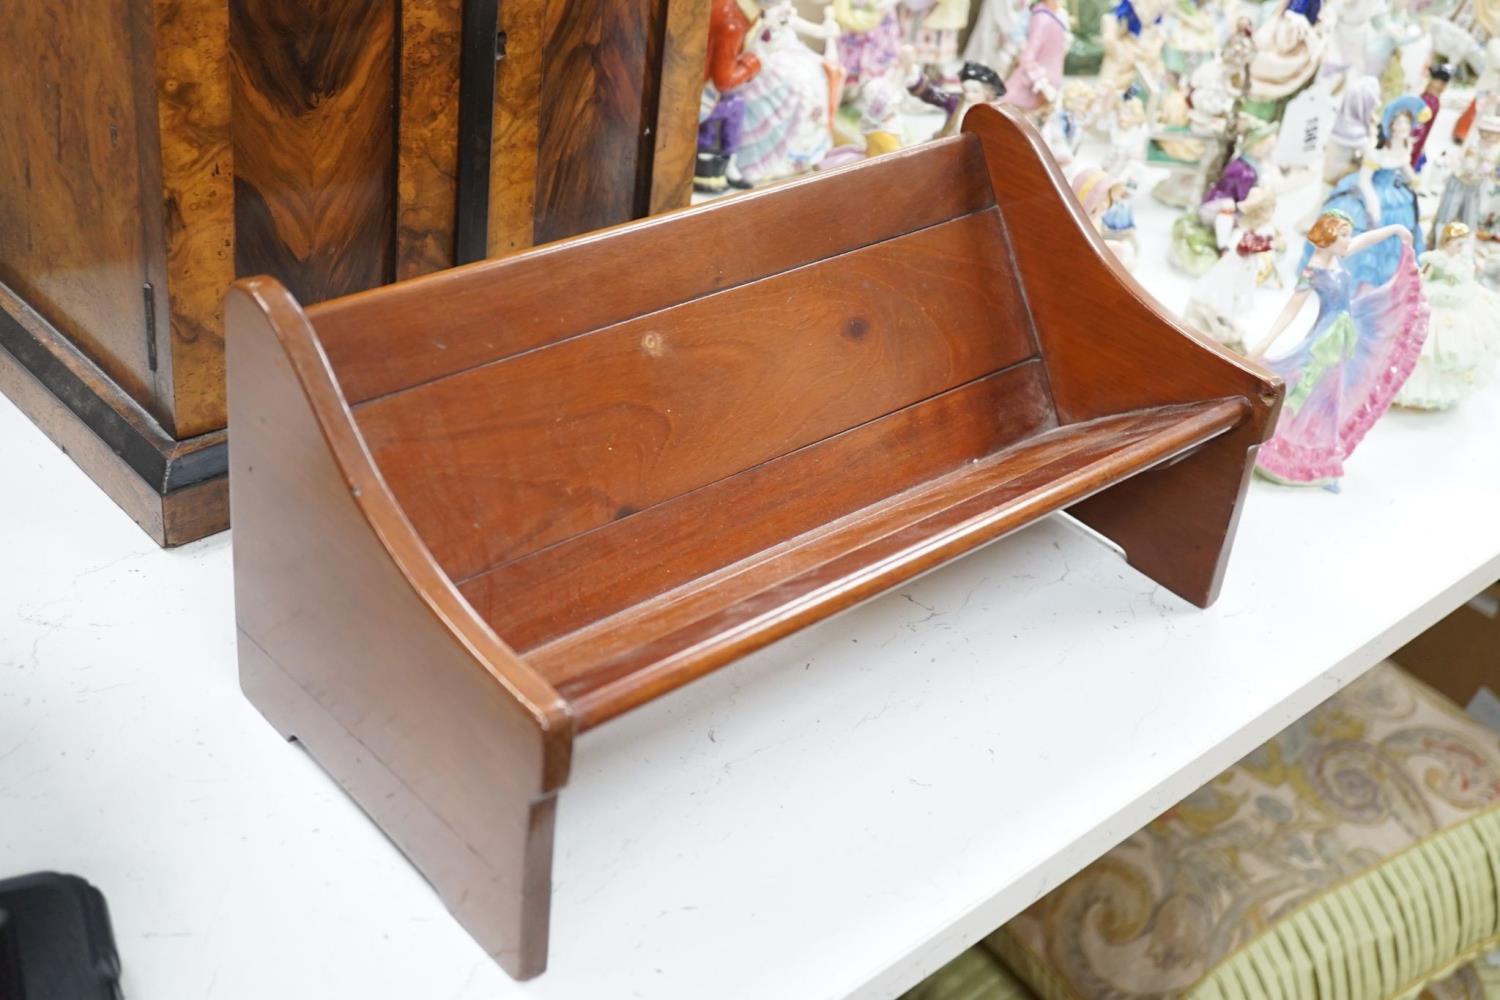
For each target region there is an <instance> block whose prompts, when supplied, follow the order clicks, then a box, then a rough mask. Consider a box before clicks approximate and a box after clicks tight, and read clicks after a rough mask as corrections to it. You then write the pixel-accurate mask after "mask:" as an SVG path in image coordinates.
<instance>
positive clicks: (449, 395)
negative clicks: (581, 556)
mask: <svg viewBox="0 0 1500 1000" xmlns="http://www.w3.org/2000/svg"><path fill="white" fill-rule="evenodd" d="M1003 251H1004V241H1003V235H1002V233H1001V230H1000V227H999V222H998V218H997V217H996V215H995V214H994V213H985V214H979V215H972V216H966V217H964V218H961V219H956V220H954V221H952V222H948V223H944V224H943V225H941V226H934V227H932V228H930V229H926V230H922V231H921V232H917V233H913V234H911V235H909V236H905V237H902V238H900V239H896V240H890V241H888V242H885V243H881V244H878V245H876V246H871V247H865V248H864V249H861V250H856V251H854V252H852V253H849V254H845V255H843V256H841V257H838V258H835V259H833V260H828V261H822V262H820V263H818V264H814V265H811V266H809V267H806V268H801V269H799V270H796V271H792V272H788V273H786V274H781V275H777V276H776V277H773V278H767V279H765V280H764V281H759V282H755V283H753V284H749V285H745V286H741V287H739V288H736V289H733V290H731V291H728V292H724V293H721V294H720V295H715V296H709V297H707V298H703V299H698V300H696V301H693V302H690V303H686V304H684V305H681V306H677V307H675V308H673V309H671V310H669V311H666V312H662V313H656V314H651V315H647V316H642V317H640V318H638V319H633V320H630V321H628V322H624V323H619V324H616V325H614V326H612V327H609V328H607V329H604V330H600V331H598V332H596V333H593V334H590V335H588V336H585V337H577V338H573V339H570V340H568V341H565V342H563V343H561V344H557V345H554V346H552V347H549V348H546V349H544V350H540V351H534V352H531V353H528V354H524V355H521V356H519V357H516V358H513V359H511V360H509V361H506V362H503V363H500V364H495V365H488V366H485V367H483V368H478V369H475V370H473V371H470V372H466V373H464V374H461V375H456V376H453V377H451V378H448V379H444V380H442V381H439V382H434V383H431V384H428V385H425V386H421V387H419V388H416V389H412V390H409V391H407V392H402V393H397V394H395V395H392V396H387V397H384V398H382V399H379V400H376V401H373V402H370V403H365V404H362V405H361V406H359V407H358V408H356V411H355V414H356V419H357V420H358V422H359V425H360V428H361V430H362V431H363V433H364V435H365V438H366V441H367V442H368V444H369V447H370V449H371V452H372V453H373V454H374V456H375V458H376V461H377V462H378V463H379V464H380V466H381V468H382V469H383V471H384V472H385V475H386V477H387V479H388V481H389V482H390V484H391V488H392V489H393V490H394V491H395V492H396V495H397V496H398V497H400V498H401V502H402V506H403V507H405V509H406V510H407V512H408V514H409V516H410V517H411V518H412V523H413V524H414V525H415V526H416V528H417V530H418V532H419V533H420V534H421V535H422V537H423V539H424V540H425V541H426V542H427V544H428V545H429V546H431V548H432V551H433V553H434V555H436V556H437V558H438V560H439V562H441V563H442V565H443V567H444V569H446V570H447V571H448V573H450V574H451V575H452V576H453V577H454V578H455V579H464V578H466V577H468V576H471V575H473V574H475V573H477V572H480V571H481V570H484V569H486V568H488V567H490V566H494V565H496V564H498V563H500V562H502V561H504V560H507V559H514V558H517V557H519V556H522V555H525V554H526V553H527V552H531V551H534V550H536V549H538V548H540V547H542V546H544V545H547V544H550V543H552V542H556V541H559V540H561V539H563V538H566V537H568V536H570V535H573V534H576V533H577V532H579V531H586V530H588V529H590V528H593V527H597V526H598V525H600V524H605V523H607V522H609V521H610V520H613V519H615V518H619V517H625V516H628V515H629V514H631V513H634V512H636V511H639V510H642V509H644V508H646V507H649V506H651V505H653V504H656V503H660V502H661V501H663V500H667V499H670V498H671V497H674V496H677V495H678V494H680V493H683V492H686V491H687V490H691V489H694V488H696V487H699V486H702V485H704V484H705V483H710V482H713V481H715V480H717V479H720V478H723V477H724V476H729V475H733V474H734V473H736V472H740V471H741V470H743V469H746V468H749V467H750V466H752V465H755V464H757V463H759V462H764V461H766V460H767V459H770V458H774V457H776V456H778V455H782V454H785V453H786V452H788V451H791V450H793V449H795V448H800V447H803V446H804V445H807V444H811V443H812V442H814V441H818V440H820V439H822V438H825V437H828V436H829V435H832V434H837V433H839V432H840V431H843V430H846V429H847V428H849V427H851V426H854V425H856V424H859V423H862V422H863V421H866V420H871V419H874V418H876V417H879V416H882V415H883V414H886V413H890V412H892V411H893V410H896V409H899V408H901V407H903V406H908V405H910V404H912V403H914V402H917V401H918V400H921V399H925V398H926V397H928V396H931V395H934V394H936V393H939V392H943V391H945V390H947V389H950V388H952V387H953V386H956V385H961V384H963V383H965V382H968V381H970V380H972V379H975V378H978V377H980V376H982V375H986V374H988V373H990V372H994V371H997V370H999V369H1001V368H1004V367H1007V366H1009V365H1012V364H1015V363H1016V362H1018V361H1020V360H1022V359H1024V358H1027V357H1030V356H1031V355H1032V354H1033V353H1034V348H1033V346H1032V340H1031V335H1030V331H1029V328H1028V327H1027V325H1026V319H1025V315H1024V311H1023V306H1022V303H1021V301H1020V297H1019V292H1018V290H1017V288H1016V286H1015V285H1014V283H1013V282H1012V281H1011V280H1010V277H1009V274H1008V270H1007V267H1006V263H1005V260H1004V256H1003Z"/></svg>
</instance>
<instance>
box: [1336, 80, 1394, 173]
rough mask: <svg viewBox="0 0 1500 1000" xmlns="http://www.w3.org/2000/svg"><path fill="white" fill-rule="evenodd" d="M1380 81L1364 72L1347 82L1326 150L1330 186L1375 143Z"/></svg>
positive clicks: (1351, 170) (1352, 168)
mask: <svg viewBox="0 0 1500 1000" xmlns="http://www.w3.org/2000/svg"><path fill="white" fill-rule="evenodd" d="M1379 111H1380V81H1379V80H1377V79H1375V78H1374V77H1373V76H1362V77H1359V78H1358V79H1356V80H1354V81H1353V82H1350V83H1348V84H1346V86H1345V88H1344V97H1343V100H1342V102H1341V103H1340V104H1339V111H1338V114H1337V115H1335V116H1334V119H1333V127H1332V128H1330V129H1329V131H1328V144H1327V145H1326V146H1325V147H1324V150H1323V183H1324V184H1325V185H1327V188H1328V189H1332V188H1333V186H1334V185H1335V184H1337V183H1338V182H1339V181H1341V180H1343V179H1344V178H1345V177H1347V176H1349V175H1350V174H1352V173H1354V172H1355V171H1357V170H1358V169H1359V168H1360V166H1361V165H1362V164H1363V163H1364V162H1365V157H1366V156H1368V155H1369V153H1370V150H1371V148H1372V147H1373V146H1374V145H1375V129H1376V128H1377V124H1378V121H1379V119H1378V118H1377V117H1376V116H1377V115H1378V113H1379Z"/></svg>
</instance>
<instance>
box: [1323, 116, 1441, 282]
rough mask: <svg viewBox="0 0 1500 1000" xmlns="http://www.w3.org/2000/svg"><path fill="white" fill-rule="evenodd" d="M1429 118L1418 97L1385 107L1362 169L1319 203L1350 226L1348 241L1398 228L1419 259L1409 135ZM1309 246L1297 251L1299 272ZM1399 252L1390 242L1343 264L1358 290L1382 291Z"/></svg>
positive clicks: (1395, 242) (1398, 244)
mask: <svg viewBox="0 0 1500 1000" xmlns="http://www.w3.org/2000/svg"><path fill="white" fill-rule="evenodd" d="M1431 115H1432V112H1431V111H1430V110H1429V109H1428V107H1427V105H1426V104H1424V103H1423V102H1422V99H1421V98H1420V97H1416V96H1415V95H1408V96H1406V97H1398V98H1396V99H1395V100H1394V101H1392V102H1391V103H1390V104H1387V105H1386V107H1385V111H1384V113H1383V114H1382V115H1381V117H1380V132H1379V136H1378V138H1377V141H1376V145H1375V148H1374V149H1373V150H1370V152H1369V153H1368V154H1367V155H1366V156H1365V160H1364V163H1363V164H1362V165H1361V166H1360V169H1359V170H1358V171H1356V172H1355V173H1352V174H1349V175H1348V176H1346V177H1344V179H1343V180H1341V181H1339V182H1338V184H1337V185H1335V186H1334V188H1333V190H1332V191H1331V192H1330V193H1329V195H1328V200H1327V201H1325V202H1324V203H1323V211H1324V212H1329V211H1336V212H1339V213H1341V214H1343V215H1344V216H1345V217H1347V218H1348V219H1350V220H1351V222H1352V224H1353V226H1354V235H1356V236H1358V235H1359V234H1361V233H1365V232H1368V231H1370V230H1372V229H1374V228H1376V227H1379V226H1402V227H1403V228H1405V229H1406V230H1407V231H1408V232H1409V233H1411V237H1412V248H1413V251H1414V252H1415V253H1416V254H1417V255H1420V254H1421V253H1422V251H1423V249H1424V247H1423V244H1422V224H1421V222H1420V219H1419V213H1418V210H1417V192H1416V184H1417V175H1416V171H1414V170H1412V166H1411V153H1412V129H1413V127H1414V126H1416V125H1417V124H1419V123H1421V122H1423V121H1426V120H1427V119H1428V118H1430V117H1431ZM1314 249H1315V248H1314V246H1313V244H1312V243H1311V242H1309V243H1308V244H1307V246H1306V247H1305V248H1304V249H1303V251H1302V266H1304V267H1305V266H1307V262H1308V260H1309V259H1310V258H1311V257H1312V256H1313V252H1314ZM1401 257H1402V246H1401V242H1400V241H1399V240H1397V239H1396V238H1395V237H1390V238H1387V239H1384V240H1381V241H1380V242H1379V243H1376V244H1375V245H1374V246H1370V247H1368V248H1367V249H1363V250H1360V251H1359V252H1358V253H1356V254H1354V255H1353V256H1351V257H1350V258H1349V259H1348V260H1347V261H1346V262H1345V264H1344V267H1345V269H1346V270H1347V271H1348V272H1349V273H1350V274H1351V275H1352V276H1353V277H1354V280H1355V282H1356V283H1358V284H1364V285H1383V284H1385V283H1386V282H1387V281H1389V280H1390V279H1391V276H1392V275H1393V274H1395V273H1396V267H1397V265H1398V264H1399V263H1400V262H1401Z"/></svg>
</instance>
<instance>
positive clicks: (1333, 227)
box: [1250, 209, 1428, 489]
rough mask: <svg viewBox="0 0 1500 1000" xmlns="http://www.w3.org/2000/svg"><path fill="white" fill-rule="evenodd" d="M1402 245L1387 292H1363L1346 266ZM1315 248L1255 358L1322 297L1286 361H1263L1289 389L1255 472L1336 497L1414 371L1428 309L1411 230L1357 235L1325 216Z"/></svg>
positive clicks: (1314, 236)
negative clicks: (1347, 469) (1381, 248)
mask: <svg viewBox="0 0 1500 1000" xmlns="http://www.w3.org/2000/svg"><path fill="white" fill-rule="evenodd" d="M1391 237H1397V238H1399V240H1400V248H1401V250H1400V252H1401V257H1400V261H1399V264H1398V266H1397V268H1396V272H1395V274H1393V275H1392V276H1391V277H1390V279H1389V280H1388V281H1386V282H1385V283H1384V284H1381V285H1359V284H1358V283H1357V282H1356V280H1355V278H1354V276H1353V275H1352V274H1351V273H1350V272H1349V271H1348V270H1347V269H1346V268H1345V267H1344V260H1345V259H1346V258H1348V257H1351V256H1353V255H1355V254H1358V253H1360V252H1361V251H1362V250H1365V249H1367V248H1369V247H1371V246H1373V245H1375V244H1376V243H1379V242H1381V241H1382V240H1386V239H1389V238H1391ZM1307 238H1308V240H1309V241H1310V242H1311V243H1312V245H1313V246H1314V247H1315V248H1316V249H1315V252H1314V253H1313V255H1312V258H1311V259H1310V260H1308V262H1307V265H1306V267H1304V268H1303V270H1302V276H1301V277H1300V278H1299V279H1298V280H1297V291H1296V294H1294V295H1293V296H1292V298H1291V299H1290V301H1288V302H1287V304H1286V307H1285V308H1284V309H1283V310H1282V311H1281V315H1279V316H1278V317H1276V322H1275V323H1274V324H1273V325H1272V327H1271V331H1270V332H1269V333H1268V334H1267V335H1266V337H1265V339H1264V340H1262V341H1261V343H1260V344H1258V345H1256V346H1255V347H1254V348H1253V349H1252V351H1251V354H1250V356H1251V357H1252V358H1260V357H1261V356H1262V355H1263V354H1264V353H1265V351H1266V349H1267V348H1268V347H1270V346H1271V344H1272V343H1273V342H1274V341H1275V340H1276V338H1277V337H1278V336H1280V335H1281V332H1282V331H1283V330H1285V329H1286V328H1287V327H1288V326H1290V325H1291V323H1292V321H1293V320H1294V319H1296V317H1297V313H1298V312H1300V311H1301V308H1302V304H1303V302H1304V301H1305V300H1306V299H1307V298H1308V297H1309V296H1310V295H1316V296H1317V297H1318V318H1317V320H1316V321H1315V322H1314V323H1313V328H1312V330H1311V331H1310V332H1309V333H1308V334H1307V335H1306V336H1305V337H1303V339H1302V342H1301V343H1300V344H1298V345H1297V347H1296V348H1295V349H1294V350H1292V351H1291V352H1290V353H1289V354H1285V355H1282V356H1280V357H1275V358H1270V359H1268V360H1267V361H1266V362H1265V365H1266V367H1267V368H1270V369H1271V370H1272V371H1273V372H1275V373H1276V374H1277V375H1280V376H1281V377H1282V378H1283V379H1284V380H1285V381H1286V400H1285V402H1284V403H1282V407H1281V417H1280V418H1279V419H1278V420H1277V423H1276V433H1275V434H1274V435H1272V437H1271V439H1270V440H1269V441H1267V442H1266V443H1265V444H1264V445H1262V446H1261V449H1260V455H1259V456H1258V457H1257V459H1256V467H1255V468H1256V471H1257V472H1259V473H1260V474H1261V475H1263V476H1265V477H1266V478H1268V479H1273V480H1275V481H1277V482H1280V483H1288V484H1292V485H1299V486H1327V487H1330V488H1333V489H1337V487H1338V481H1339V478H1340V477H1341V476H1342V475H1343V473H1344V462H1345V460H1347V459H1348V458H1349V456H1350V455H1351V454H1353V452H1354V448H1355V446H1356V445H1358V444H1359V442H1360V439H1361V438H1363V437H1364V436H1365V432H1366V431H1368V430H1369V429H1370V427H1371V425H1373V424H1374V423H1375V421H1376V420H1378V419H1380V417H1381V415H1382V414H1384V413H1385V411H1386V410H1387V409H1388V408H1389V407H1390V405H1391V401H1392V400H1393V399H1394V398H1395V396H1396V393H1397V392H1399V391H1400V389H1401V386H1402V385H1403V384H1404V383H1405V382H1406V379H1407V376H1409V375H1410V374H1411V372H1412V369H1413V368H1414V367H1416V364H1417V358H1418V357H1419V356H1420V355H1421V352H1422V343H1423V341H1425V340H1426V339H1427V323H1428V305H1427V299H1426V297H1425V296H1424V295H1423V292H1422V280H1421V278H1420V277H1419V276H1418V273H1417V265H1416V261H1415V260H1414V259H1413V257H1412V234H1411V230H1410V229H1408V228H1407V227H1405V226H1403V225H1399V224H1397V225H1390V226H1383V227H1381V228H1379V229H1372V230H1370V231H1368V232H1364V233H1361V234H1359V235H1358V236H1356V235H1354V223H1353V221H1352V220H1351V219H1350V218H1349V216H1348V215H1346V214H1344V213H1343V212H1340V211H1338V210H1337V209H1334V210H1326V211H1324V213H1323V215H1322V216H1321V217H1320V218H1319V219H1318V221H1317V222H1316V223H1315V224H1314V225H1313V227H1312V229H1311V230H1309V231H1308V234H1307Z"/></svg>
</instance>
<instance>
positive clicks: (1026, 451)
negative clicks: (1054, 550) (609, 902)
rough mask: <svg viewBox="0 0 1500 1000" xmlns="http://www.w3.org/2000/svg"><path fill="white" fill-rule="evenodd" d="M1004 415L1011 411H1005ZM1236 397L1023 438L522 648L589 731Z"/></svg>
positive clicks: (1120, 464) (1055, 504) (950, 553)
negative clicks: (537, 644)
mask: <svg viewBox="0 0 1500 1000" xmlns="http://www.w3.org/2000/svg"><path fill="white" fill-rule="evenodd" d="M1005 415H1006V416H1011V414H1008V413H1007V414H1005ZM1244 415H1245V404H1244V402H1243V401H1242V400H1238V399H1230V400H1220V401H1217V402H1214V401H1210V402H1205V403H1197V404H1185V405H1182V406H1173V407H1161V408H1156V409H1151V410H1138V411H1133V412H1130V413H1125V414H1119V415H1117V416H1112V417H1101V418H1100V419H1098V420H1095V421H1088V422H1085V423H1081V424H1069V425H1065V426H1063V427H1059V428H1056V429H1054V430H1052V431H1049V432H1047V433H1043V434H1039V435H1034V436H1031V437H1029V438H1025V439H1023V440H1021V441H1019V442H1017V443H1016V444H1014V445H1012V446H1010V447H1009V448H1006V449H1003V450H1001V451H999V452H995V453H993V454H991V455H988V456H986V457H985V458H984V459H983V460H981V461H977V462H973V463H970V464H969V465H967V466H966V467H964V468H962V469H959V470H957V471H955V472H953V473H951V474H949V475H947V476H941V477H937V478H934V479H930V480H927V481H926V482H923V483H920V484H917V485H915V486H913V487H912V488H910V489H908V490H905V491H903V492H900V493H897V494H895V495H893V496H891V497H889V498H888V499H886V500H885V501H883V502H879V503H876V504H872V505H871V506H870V507H868V508H866V509H864V510H860V511H856V512H854V513H852V514H849V515H846V516H845V517H843V518H839V519H836V520H833V521H830V522H828V523H826V524H824V525H822V526H820V527H819V528H816V529H814V530H812V531H809V532H807V533H805V534H803V535H801V536H798V537H795V538H792V539H788V540H787V541H786V542H784V543H782V544H780V545H777V546H774V547H772V548H770V549H767V550H765V551H764V552H762V553H760V554H758V555H756V556H751V557H749V558H747V559H745V560H743V561H742V562H740V563H737V564H733V565H730V566H728V567H726V568H725V569H723V570H721V571H719V572H717V573H713V574H709V575H707V576H705V577H701V578H699V579H698V580H695V581H692V582H690V583H688V584H685V585H684V586H682V587H680V588H678V589H677V590H674V591H668V592H667V593H664V594H662V595H660V596H658V597H656V598H653V599H651V600H648V601H643V602H641V603H640V604H637V605H635V606H633V607H631V608H629V609H628V610H626V611H623V612H621V613H619V614H617V615H615V616H613V617H611V618H608V619H605V620H601V621H598V622H595V623H593V624H592V625H590V626H586V627H584V628H582V629H580V630H578V631H577V632H575V633H572V634H570V635H567V636H564V637H562V638H560V639H558V640H556V641H554V642H552V643H549V644H548V645H545V646H542V647H540V648H538V649H534V650H531V651H530V652H529V653H528V654H527V661H528V662H529V663H531V664H532V666H533V667H534V668H535V669H537V670H538V671H540V672H541V673H542V674H543V675H544V676H546V677H547V678H548V679H549V680H552V681H553V683H555V684H557V686H558V690H559V691H560V692H561V693H562V694H563V696H564V697H566V698H567V699H568V701H569V704H570V705H571V706H572V710H573V712H574V714H575V717H576V719H577V724H578V727H579V729H580V730H585V729H589V728H591V727H593V726H596V725H599V724H600V723H603V722H606V721H608V720H609V719H612V718H614V717H615V716H617V715H619V714H620V713H622V712H625V711H628V710H629V709H631V708H634V707H637V706H639V705H643V704H645V703H646V702H648V701H650V700H651V699H653V698H656V697H660V696H661V695H663V694H665V693H667V692H668V691H672V690H674V689H676V688H678V687H681V686H682V685H683V684H686V683H688V682H689V681H691V680H693V679H695V678H697V677H701V676H703V675H704V674H706V673H708V672H710V671H712V670H715V669H717V668H718V667H721V666H723V665H724V664H726V663H729V662H731V661H733V660H736V659H738V658H740V657H742V656H745V655H747V654H749V653H751V652H753V651H755V650H757V649H760V648H762V647H764V646H766V645H767V644H769V643H771V642H774V641H775V640H776V639H779V638H781V637H782V636H785V635H789V634H790V633H792V632H795V631H796V630H798V629H800V628H803V627H805V626H807V625H809V624H811V623H813V622H815V621H818V620H820V619H822V618H825V617H827V616H828V615H829V614H831V613H833V612H834V611H836V610H839V609H841V608H846V607H848V606H850V605H851V604H853V603H855V602H857V601H860V600H863V599H865V598H867V597H872V596H874V595H875V594H878V593H880V592H882V591H884V590H886V589H888V588H889V587H892V586H894V585H896V584H898V583H901V582H903V581H905V580H908V579H910V578H912V577H913V576H916V575H917V574H919V573H922V572H924V571H926V570H929V569H932V568H934V567H936V566H939V565H941V564H942V563H944V562H947V561H948V560H950V559H952V558H954V557H955V556H958V555H962V554H963V553H965V552H968V551H970V550H972V549H973V548H975V547H976V546H978V545H982V544H984V543H986V542H989V541H993V540H995V539H997V538H1000V537H1002V536H1004V535H1006V534H1008V533H1009V532H1011V531H1014V530H1016V529H1017V528H1020V527H1022V526H1024V525H1026V524H1029V523H1031V522H1032V521H1034V520H1036V519H1037V518H1039V517H1041V516H1043V515H1044V514H1047V513H1050V512H1051V511H1054V510H1058V509H1060V508H1062V507H1064V506H1066V505H1067V504H1068V503H1070V502H1072V501H1074V500H1077V499H1079V498H1081V497H1085V496H1088V495H1089V494H1091V493H1093V492H1094V491H1096V490H1099V489H1102V488H1105V487H1108V486H1111V485H1113V484H1115V483H1118V482H1121V481H1129V479H1128V477H1131V476H1133V475H1136V474H1137V473H1139V472H1141V471H1142V470H1145V469H1149V468H1150V467H1152V466H1153V465H1155V464H1157V463H1159V462H1166V461H1169V460H1170V459H1172V458H1174V457H1176V456H1178V455H1181V454H1183V453H1184V452H1186V451H1188V450H1190V449H1192V448H1195V447H1197V446H1198V445H1200V444H1201V443H1202V442H1204V441H1205V440H1212V439H1213V438H1214V437H1216V436H1217V435H1219V434H1222V433H1224V432H1225V431H1226V430H1228V429H1229V428H1232V427H1234V426H1235V425H1236V424H1238V423H1240V422H1241V421H1242V420H1243V419H1244Z"/></svg>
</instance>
